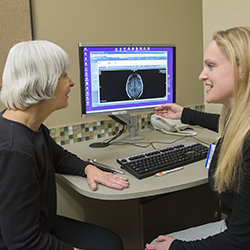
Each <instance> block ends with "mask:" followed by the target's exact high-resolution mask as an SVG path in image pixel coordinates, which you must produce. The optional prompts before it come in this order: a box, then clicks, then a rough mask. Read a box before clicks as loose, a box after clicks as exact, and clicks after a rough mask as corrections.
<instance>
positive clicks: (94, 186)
mask: <svg viewBox="0 0 250 250" xmlns="http://www.w3.org/2000/svg"><path fill="white" fill-rule="evenodd" d="M87 181H88V184H89V186H90V188H91V190H92V191H96V190H97V187H98V186H97V183H96V182H95V180H94V179H93V178H88V179H87Z"/></svg>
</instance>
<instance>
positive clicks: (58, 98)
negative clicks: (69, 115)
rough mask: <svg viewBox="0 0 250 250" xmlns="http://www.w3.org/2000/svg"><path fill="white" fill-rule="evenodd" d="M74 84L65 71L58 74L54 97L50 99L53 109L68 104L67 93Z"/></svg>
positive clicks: (64, 106)
mask: <svg viewBox="0 0 250 250" xmlns="http://www.w3.org/2000/svg"><path fill="white" fill-rule="evenodd" d="M74 85H75V84H74V82H73V81H72V80H71V79H70V77H69V76H68V74H67V73H63V74H62V75H61V76H60V78H59V80H58V84H57V87H56V90H55V94H54V96H55V98H54V99H52V100H51V101H52V102H53V105H54V109H55V110H58V109H62V108H66V107H67V106H68V99H69V96H68V94H69V92H70V88H71V87H73V86H74Z"/></svg>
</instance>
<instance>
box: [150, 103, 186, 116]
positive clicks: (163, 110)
mask: <svg viewBox="0 0 250 250" xmlns="http://www.w3.org/2000/svg"><path fill="white" fill-rule="evenodd" d="M182 111H183V107H182V106H180V105H177V104H175V103H174V104H164V105H161V106H159V107H156V108H155V110H154V113H155V114H156V115H160V116H162V117H164V118H169V119H181V115H182Z"/></svg>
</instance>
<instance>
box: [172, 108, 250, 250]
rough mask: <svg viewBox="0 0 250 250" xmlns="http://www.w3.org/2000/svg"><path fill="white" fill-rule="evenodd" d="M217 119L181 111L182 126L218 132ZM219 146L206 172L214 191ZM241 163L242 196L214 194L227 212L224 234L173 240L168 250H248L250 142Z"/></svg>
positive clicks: (202, 114) (216, 117)
mask: <svg viewBox="0 0 250 250" xmlns="http://www.w3.org/2000/svg"><path fill="white" fill-rule="evenodd" d="M218 120H219V115H215V114H207V113H202V112H197V111H193V110H190V109H184V110H183V114H182V122H183V123H187V124H196V125H200V126H203V127H205V128H208V129H211V130H213V131H218ZM220 146H221V140H220V141H219V142H218V144H217V147H216V150H215V153H214V156H213V159H212V161H211V165H210V168H209V176H208V178H209V184H210V186H211V188H212V189H213V183H214V182H213V173H214V171H215V170H216V167H217V160H218V150H219V148H220ZM243 160H244V167H245V174H244V180H243V183H242V189H241V193H240V194H238V193H234V192H224V193H221V194H218V193H217V192H215V194H216V195H217V196H218V197H219V198H220V199H221V200H222V202H223V203H224V204H226V205H227V207H228V208H229V212H228V216H227V219H226V225H227V230H225V231H224V232H222V233H219V234H217V235H214V236H209V237H208V238H206V239H202V240H196V241H188V242H184V241H181V240H175V241H173V242H172V244H171V246H170V250H243V249H244V250H249V249H250V142H249V140H246V141H245V143H244V147H243Z"/></svg>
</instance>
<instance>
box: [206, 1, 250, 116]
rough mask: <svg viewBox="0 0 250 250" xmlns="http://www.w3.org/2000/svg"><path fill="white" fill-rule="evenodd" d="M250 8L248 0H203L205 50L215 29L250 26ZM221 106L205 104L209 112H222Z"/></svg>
mask: <svg viewBox="0 0 250 250" xmlns="http://www.w3.org/2000/svg"><path fill="white" fill-rule="evenodd" d="M249 9H250V1H247V0H237V1H236V0H219V1H218V0H203V38H204V50H205V49H206V47H207V45H208V44H209V43H210V42H211V38H212V35H213V32H214V31H215V30H220V29H223V30H224V29H227V28H231V27H235V26H250V18H249ZM205 91H206V89H205ZM204 95H206V92H205V93H204ZM221 107H222V106H221V105H219V104H205V109H206V111H207V112H215V113H220V110H221Z"/></svg>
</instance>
